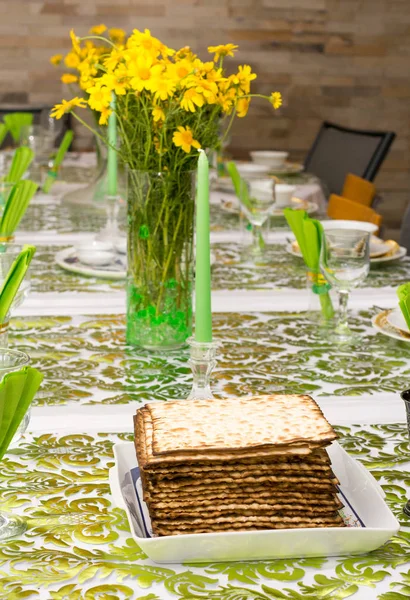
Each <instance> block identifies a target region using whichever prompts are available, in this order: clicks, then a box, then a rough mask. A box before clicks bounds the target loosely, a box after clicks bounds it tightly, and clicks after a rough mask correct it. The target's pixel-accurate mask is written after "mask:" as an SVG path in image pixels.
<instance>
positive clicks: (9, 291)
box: [0, 245, 36, 323]
mask: <svg viewBox="0 0 410 600" xmlns="http://www.w3.org/2000/svg"><path fill="white" fill-rule="evenodd" d="M35 251H36V248H35V246H28V245H26V246H23V250H22V251H21V252H20V254H19V255H18V257H17V258H16V260H15V261H14V262H13V264H12V265H11V267H10V270H9V272H8V273H7V277H6V278H5V280H4V281H3V285H2V287H1V289H0V323H4V321H5V319H6V316H7V314H8V312H9V310H10V306H11V305H12V303H13V300H14V298H15V297H16V294H17V292H18V291H19V288H20V285H21V283H22V281H23V279H24V277H25V275H26V273H27V269H28V268H29V266H30V263H31V259H32V258H33V256H34V253H35Z"/></svg>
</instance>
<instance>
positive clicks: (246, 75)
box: [234, 65, 257, 94]
mask: <svg viewBox="0 0 410 600" xmlns="http://www.w3.org/2000/svg"><path fill="white" fill-rule="evenodd" d="M256 77H257V75H256V73H252V69H251V67H250V66H249V65H241V66H240V67H239V68H238V73H237V74H236V75H234V81H235V83H238V84H239V87H240V88H241V90H242V91H243V92H244V94H249V91H250V88H251V81H253V80H254V79H256Z"/></svg>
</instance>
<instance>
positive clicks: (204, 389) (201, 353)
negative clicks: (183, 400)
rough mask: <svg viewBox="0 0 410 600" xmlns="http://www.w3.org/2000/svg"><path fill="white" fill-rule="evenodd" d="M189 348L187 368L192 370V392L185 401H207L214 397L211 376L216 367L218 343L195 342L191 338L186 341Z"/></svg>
mask: <svg viewBox="0 0 410 600" xmlns="http://www.w3.org/2000/svg"><path fill="white" fill-rule="evenodd" d="M187 342H188V344H189V348H190V359H189V361H188V362H189V366H190V367H191V370H192V375H193V379H194V381H193V384H192V390H191V393H190V394H189V396H188V398H187V400H194V399H195V400H197V399H202V400H209V399H213V398H214V395H213V394H212V390H211V374H212V371H213V369H214V368H215V365H216V352H217V349H218V347H219V346H220V343H219V342H215V341H213V342H197V341H196V340H195V339H194V338H193V337H190V338H188V339H187Z"/></svg>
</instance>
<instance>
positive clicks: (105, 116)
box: [98, 106, 112, 125]
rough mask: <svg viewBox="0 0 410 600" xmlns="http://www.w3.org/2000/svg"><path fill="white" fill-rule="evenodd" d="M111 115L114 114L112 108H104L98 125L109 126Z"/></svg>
mask: <svg viewBox="0 0 410 600" xmlns="http://www.w3.org/2000/svg"><path fill="white" fill-rule="evenodd" d="M111 113H112V110H111V108H107V107H105V106H103V108H102V111H101V114H100V119H99V121H98V123H99V124H100V125H107V123H108V117H109V116H110V114H111Z"/></svg>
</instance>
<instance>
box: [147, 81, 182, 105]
mask: <svg viewBox="0 0 410 600" xmlns="http://www.w3.org/2000/svg"><path fill="white" fill-rule="evenodd" d="M147 87H148V89H149V90H150V91H151V92H152V93H153V94H154V97H155V100H167V98H171V97H172V96H173V94H174V92H175V87H176V85H175V82H174V81H172V79H168V78H167V77H161V76H159V77H154V78H152V79H151V81H150V82H149V84H148V86H147Z"/></svg>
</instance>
